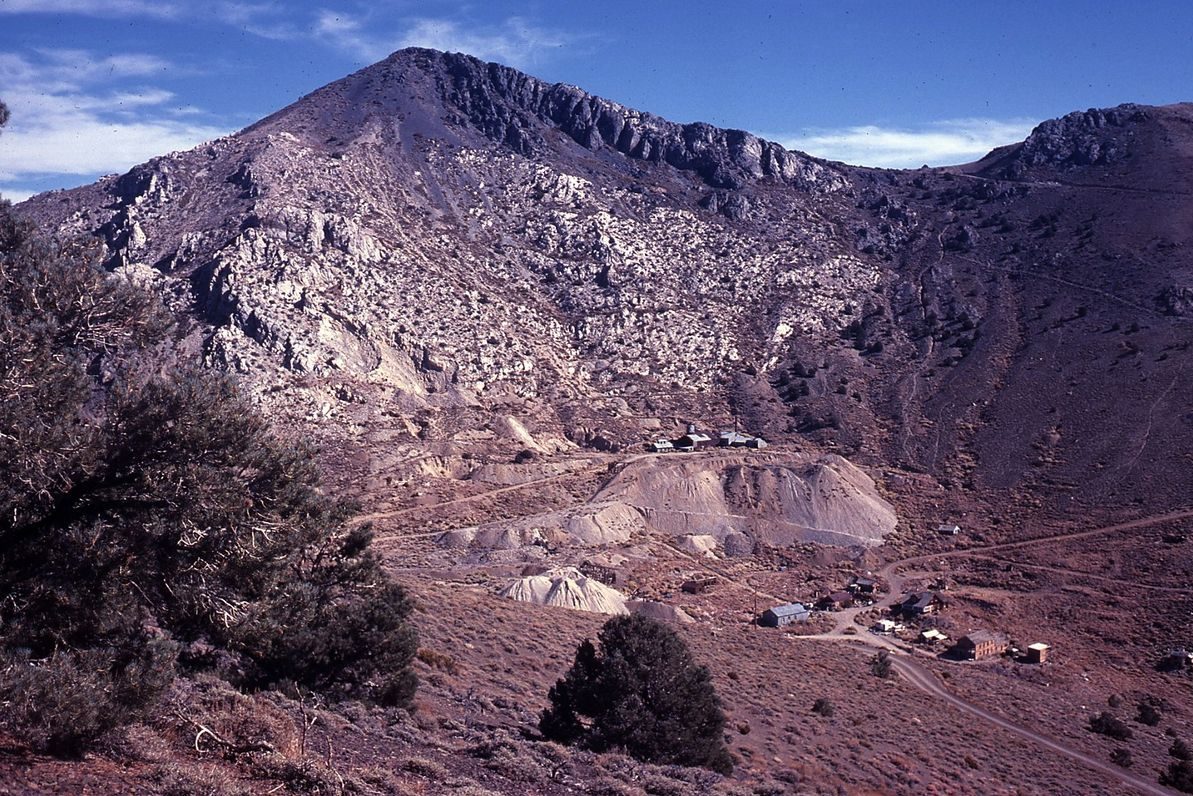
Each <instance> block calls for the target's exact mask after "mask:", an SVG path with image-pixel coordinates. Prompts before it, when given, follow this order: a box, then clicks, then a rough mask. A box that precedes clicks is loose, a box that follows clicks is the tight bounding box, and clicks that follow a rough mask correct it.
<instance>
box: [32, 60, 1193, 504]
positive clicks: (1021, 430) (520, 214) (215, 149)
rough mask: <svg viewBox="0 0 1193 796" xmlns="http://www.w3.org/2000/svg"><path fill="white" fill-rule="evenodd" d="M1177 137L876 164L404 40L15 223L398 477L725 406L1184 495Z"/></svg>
mask: <svg viewBox="0 0 1193 796" xmlns="http://www.w3.org/2000/svg"><path fill="white" fill-rule="evenodd" d="M1191 125H1193V109H1191V108H1190V107H1189V106H1171V107H1168V108H1143V107H1136V106H1121V107H1120V108H1116V109H1112V110H1109V111H1089V112H1085V113H1081V114H1072V115H1070V116H1067V117H1065V118H1064V119H1061V120H1058V121H1055V122H1047V123H1045V124H1043V125H1041V126H1040V127H1039V128H1037V130H1036V131H1035V132H1033V133H1032V135H1031V136H1030V137H1029V138H1028V140H1027V141H1026V142H1024V143H1022V144H1018V145H1014V146H1011V147H1006V148H1003V149H1000V150H996V151H995V152H994V153H992V154H991V155H990V156H989V157H988V158H987V159H985V160H983V161H980V162H979V163H977V164H973V165H971V166H968V167H957V168H952V169H921V170H917V171H911V172H900V171H883V170H875V169H861V168H854V167H849V166H845V165H843V164H836V163H828V162H824V161H821V160H818V159H816V158H812V157H809V156H807V155H804V154H801V153H796V152H787V151H785V150H784V149H783V148H782V147H780V146H778V145H777V144H774V143H771V142H767V141H763V140H761V139H759V138H757V137H755V136H753V135H750V134H749V133H745V132H742V131H731V130H720V129H717V128H715V127H712V126H709V125H706V124H699V123H696V124H676V123H673V122H669V121H666V120H664V119H661V118H659V117H656V116H652V115H650V114H648V113H643V112H639V111H635V110H631V109H628V108H625V107H622V106H621V105H618V104H616V103H615V102H611V101H608V100H604V99H600V98H597V97H593V96H591V95H588V94H585V93H584V92H583V91H581V90H580V89H578V88H576V87H573V86H567V85H560V84H549V83H545V82H543V81H540V80H537V79H535V78H532V77H529V76H527V75H524V74H521V73H519V72H517V71H515V70H512V69H509V68H507V67H503V66H499V65H496V64H485V63H482V62H480V61H478V60H476V59H474V58H470V57H468V56H464V55H456V54H444V53H438V52H434V51H429V50H403V51H400V52H398V53H395V54H394V55H392V56H391V57H390V58H388V59H386V60H385V61H382V62H380V63H378V64H375V65H373V66H371V67H368V68H366V69H364V70H362V71H360V72H358V73H356V74H353V75H350V76H348V77H346V78H344V79H342V80H339V81H337V82H335V83H332V84H330V85H328V86H326V87H324V88H322V89H320V90H318V91H316V92H314V93H313V94H311V95H309V96H307V97H305V98H303V99H302V100H300V101H298V102H297V103H295V104H293V105H291V106H290V107H288V108H285V109H283V110H281V111H279V112H277V113H275V114H274V115H272V116H270V117H268V118H266V119H264V120H262V121H261V122H259V123H257V124H255V125H253V126H252V127H249V128H247V129H246V130H244V131H242V132H240V133H238V134H236V135H233V136H229V137H227V138H224V139H220V140H218V141H214V142H211V143H210V144H207V145H204V146H201V147H198V148H196V149H194V150H192V151H190V152H185V153H176V154H172V155H168V156H165V157H161V158H157V159H155V160H153V161H150V162H149V163H146V164H144V165H142V166H139V167H137V168H135V169H133V170H132V171H130V172H129V173H127V174H125V175H122V176H114V177H108V178H105V179H103V180H101V181H100V182H98V183H96V184H95V185H92V186H88V187H84V188H79V189H75V190H72V191H64V192H54V193H50V194H43V195H41V196H38V197H35V198H33V199H31V200H29V201H28V202H26V203H25V204H24V205H23V209H24V212H26V213H27V214H29V215H30V216H32V217H33V218H35V219H37V220H39V221H41V222H43V223H45V224H47V225H50V226H52V227H54V228H56V229H57V230H59V233H60V234H61V235H62V236H75V235H88V236H94V237H96V238H98V239H99V240H100V241H101V242H102V244H103V247H104V257H105V258H106V260H107V263H108V265H109V267H110V268H111V269H112V270H113V272H115V273H117V274H121V275H126V276H127V277H129V278H133V279H137V280H141V281H144V282H146V283H148V284H151V285H153V286H154V287H155V289H157V290H158V291H159V292H160V293H161V294H162V295H163V296H165V297H166V299H167V301H168V302H169V303H170V305H171V306H172V307H173V308H174V309H175V310H176V311H177V312H178V313H179V315H180V316H183V317H187V318H190V319H193V320H194V321H196V322H197V323H196V325H195V327H194V331H193V333H192V338H193V340H194V342H195V344H196V345H197V346H199V347H201V349H202V352H203V355H204V357H205V358H206V360H207V361H208V362H209V363H210V364H211V365H212V366H214V367H220V368H226V369H228V370H231V371H235V372H237V373H240V374H241V375H242V379H243V380H244V381H245V382H246V383H247V384H248V385H249V386H250V387H251V388H252V389H253V391H254V392H255V394H256V395H257V396H258V398H259V400H260V401H261V402H263V403H264V404H265V405H266V406H268V407H269V408H270V409H271V411H273V412H274V413H275V414H277V415H278V416H280V417H289V418H292V419H293V420H294V421H296V422H299V423H301V424H305V426H304V427H308V428H312V429H314V430H315V433H316V434H317V435H319V436H320V438H321V439H323V441H324V442H332V443H334V446H336V447H335V449H336V450H337V451H338V452H339V454H340V455H341V456H340V459H339V462H340V465H339V467H340V469H342V470H343V471H344V472H350V473H351V474H353V477H359V478H360V479H363V482H364V483H367V484H369V485H370V488H372V489H375V490H379V491H382V492H383V491H385V490H386V489H387V488H389V487H391V486H393V485H396V484H404V485H407V486H409V487H411V488H415V487H417V486H418V485H420V484H422V485H424V486H426V485H427V484H428V483H429V481H428V479H430V480H434V479H437V478H440V479H441V478H445V477H447V478H452V479H460V478H464V479H467V478H468V477H470V474H472V473H474V472H478V470H477V468H478V465H479V466H484V465H485V464H486V463H487V462H493V461H509V460H510V458H512V457H513V456H514V455H515V454H517V455H523V454H524V455H527V456H534V457H542V456H546V457H550V456H552V455H553V454H554V453H557V452H560V451H566V450H576V449H595V450H612V449H617V448H623V447H627V446H637V445H639V444H641V443H642V442H644V441H646V440H647V439H649V438H651V437H653V436H655V435H657V434H660V433H667V431H669V430H670V429H672V428H674V427H676V426H677V425H678V423H679V422H680V421H686V420H697V421H700V422H703V423H706V424H708V425H710V426H716V425H723V424H731V423H732V422H733V418H734V417H736V418H738V420H739V422H741V423H743V424H745V425H747V426H749V427H750V428H751V429H752V430H753V431H755V432H757V433H763V434H765V435H767V436H769V437H771V438H772V439H776V440H779V441H784V440H785V441H788V442H790V443H791V444H793V445H796V446H797V447H798V446H803V445H812V446H818V447H832V448H834V449H835V450H837V451H839V452H844V453H846V454H848V455H850V456H851V457H853V458H854V459H855V460H856V461H859V462H862V463H865V464H870V465H884V466H891V467H896V468H900V469H902V470H904V471H907V472H921V473H926V474H928V475H929V476H931V477H933V478H935V479H937V480H938V481H939V482H940V483H942V484H944V485H945V486H946V487H957V488H962V489H965V490H970V491H982V492H983V494H986V490H995V491H996V492H995V493H996V494H1000V495H1003V496H1004V497H1007V496H1011V495H1017V496H1023V495H1029V496H1030V495H1035V497H1031V498H1030V499H1031V500H1046V501H1049V502H1050V505H1052V506H1053V507H1061V508H1066V507H1067V506H1069V505H1071V500H1077V501H1080V502H1083V503H1090V504H1107V503H1114V504H1122V503H1124V502H1129V501H1132V500H1147V501H1158V502H1160V503H1165V504H1168V503H1172V502H1174V501H1176V500H1178V498H1177V497H1176V496H1177V495H1179V494H1182V490H1185V493H1187V489H1188V488H1189V487H1193V483H1190V482H1191V481H1193V476H1191V475H1190V468H1188V466H1187V462H1184V461H1183V460H1182V456H1183V454H1182V453H1180V451H1181V450H1183V449H1187V448H1188V445H1186V444H1184V443H1186V442H1193V416H1190V415H1189V414H1188V412H1187V409H1186V408H1185V406H1184V403H1183V401H1182V400H1181V397H1182V396H1187V395H1188V394H1189V389H1190V387H1193V384H1190V379H1191V378H1193V369H1191V368H1190V367H1187V365H1189V364H1193V363H1188V362H1187V360H1188V359H1189V358H1190V356H1191V354H1190V352H1189V351H1188V327H1187V320H1188V319H1187V312H1185V306H1186V304H1187V303H1188V302H1187V300H1186V298H1187V293H1188V291H1189V290H1190V289H1191V287H1193V269H1191V268H1190V263H1189V261H1188V257H1187V255H1186V254H1185V251H1187V248H1186V247H1187V246H1188V244H1189V235H1190V231H1189V228H1188V225H1187V224H1185V223H1184V222H1183V219H1184V218H1185V217H1186V210H1187V207H1188V203H1189V200H1188V198H1187V194H1186V193H1182V191H1184V190H1185V187H1186V186H1187V185H1188V179H1189V175H1191V174H1193V168H1190V162H1189V158H1190V157H1191V156H1193V143H1191V142H1193V132H1191V131H1193V126H1191ZM1174 174H1175V175H1177V176H1176V177H1173V176H1172V175H1174ZM1161 439H1163V440H1164V444H1163V445H1161V444H1159V443H1158V440H1161ZM999 490H1001V491H999ZM1058 495H1059V497H1058ZM999 499H1003V498H999ZM1015 499H1018V498H1015Z"/></svg>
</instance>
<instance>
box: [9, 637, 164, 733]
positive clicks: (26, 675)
mask: <svg viewBox="0 0 1193 796" xmlns="http://www.w3.org/2000/svg"><path fill="white" fill-rule="evenodd" d="M173 660H174V650H173V648H172V646H171V645H170V644H168V643H167V642H164V641H162V640H160V639H154V640H144V639H142V640H139V641H137V642H135V643H133V642H130V643H128V644H127V645H126V646H125V647H124V648H123V649H119V650H117V649H90V650H83V651H72V650H62V651H60V652H57V653H55V654H54V655H52V656H50V657H49V658H47V659H45V660H40V661H36V660H30V659H28V658H26V657H22V656H16V657H12V658H10V659H9V660H8V661H7V662H6V663H7V665H5V666H4V671H3V674H0V693H2V694H3V695H4V697H5V701H7V702H8V706H7V710H6V711H5V714H4V719H3V722H4V723H5V724H7V725H8V726H9V727H11V728H13V729H17V730H19V731H20V732H21V733H22V735H23V736H24V737H25V739H26V740H27V741H28V742H29V743H31V744H32V745H33V746H34V747H36V748H38V749H42V750H46V751H49V752H52V753H54V754H58V755H64V756H77V755H79V754H80V753H81V752H82V751H83V750H85V749H86V748H87V747H88V746H89V745H90V744H91V743H92V742H94V741H95V740H97V739H99V738H101V737H102V736H104V735H105V734H106V733H107V732H108V731H109V730H111V729H113V728H115V727H118V726H121V725H123V724H126V723H128V722H130V721H133V720H135V719H137V718H140V717H142V716H144V715H145V714H146V713H147V712H148V711H149V710H150V709H151V708H152V707H153V706H154V705H156V704H157V702H158V700H159V698H160V697H161V695H162V694H163V692H164V691H165V690H166V689H167V688H168V687H169V685H170V683H171V681H172V680H173V678H174V671H173Z"/></svg>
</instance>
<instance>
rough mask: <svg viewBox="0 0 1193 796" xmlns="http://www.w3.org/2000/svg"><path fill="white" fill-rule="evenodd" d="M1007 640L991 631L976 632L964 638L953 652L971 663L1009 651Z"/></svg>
mask: <svg viewBox="0 0 1193 796" xmlns="http://www.w3.org/2000/svg"><path fill="white" fill-rule="evenodd" d="M1007 643H1008V642H1007V638H1006V636H1004V635H1002V634H1001V633H994V632H992V631H989V630H975V631H974V632H972V633H970V634H969V635H966V636H962V637H961V640H960V641H958V642H957V644H956V645H955V646H954V647H953V651H954V652H956V653H957V654H958V655H959V656H960V657H962V658H966V659H968V660H971V661H979V660H981V659H983V658H992V657H994V656H996V655H1002V654H1003V653H1004V652H1006V651H1007Z"/></svg>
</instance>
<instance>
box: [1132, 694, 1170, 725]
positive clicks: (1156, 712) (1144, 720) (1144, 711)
mask: <svg viewBox="0 0 1193 796" xmlns="http://www.w3.org/2000/svg"><path fill="white" fill-rule="evenodd" d="M1162 718H1164V714H1163V713H1161V712H1160V708H1159V706H1157V705H1156V704H1155V703H1154V702H1152V701H1149V700H1144V701H1142V702H1140V703H1139V715H1138V716H1137V717H1136V721H1138V722H1139V723H1140V724H1146V725H1147V726H1149V727H1155V726H1156V725H1157V724H1159V723H1160V720H1161V719H1162Z"/></svg>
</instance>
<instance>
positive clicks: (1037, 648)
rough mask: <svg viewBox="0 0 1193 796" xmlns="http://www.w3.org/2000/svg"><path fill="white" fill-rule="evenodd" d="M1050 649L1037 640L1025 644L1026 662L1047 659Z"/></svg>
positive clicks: (1038, 661) (1039, 661)
mask: <svg viewBox="0 0 1193 796" xmlns="http://www.w3.org/2000/svg"><path fill="white" fill-rule="evenodd" d="M1050 649H1052V648H1051V647H1049V646H1048V645H1047V644H1044V643H1042V642H1038V643H1036V644H1028V645H1027V662H1028V663H1043V662H1044V661H1046V660H1048V650H1050Z"/></svg>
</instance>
